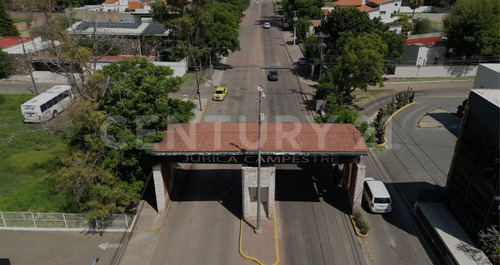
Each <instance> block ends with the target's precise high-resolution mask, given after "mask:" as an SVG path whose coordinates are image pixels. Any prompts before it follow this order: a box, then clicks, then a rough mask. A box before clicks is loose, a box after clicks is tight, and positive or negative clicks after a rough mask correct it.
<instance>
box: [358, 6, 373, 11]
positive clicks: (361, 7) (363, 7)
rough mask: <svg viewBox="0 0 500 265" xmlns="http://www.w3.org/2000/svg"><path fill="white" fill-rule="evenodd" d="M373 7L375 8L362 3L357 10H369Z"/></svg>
mask: <svg viewBox="0 0 500 265" xmlns="http://www.w3.org/2000/svg"><path fill="white" fill-rule="evenodd" d="M375 8H376V7H371V6H367V5H362V6H360V7H358V10H359V11H363V12H364V11H370V10H372V9H375Z"/></svg>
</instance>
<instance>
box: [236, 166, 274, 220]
mask: <svg viewBox="0 0 500 265" xmlns="http://www.w3.org/2000/svg"><path fill="white" fill-rule="evenodd" d="M257 170H258V167H247V166H243V167H242V168H241V178H242V181H241V182H242V183H243V185H241V186H242V189H243V190H242V204H243V205H242V206H243V218H244V219H247V220H248V219H252V218H257ZM275 173H276V170H275V168H274V166H270V167H269V166H266V167H260V189H261V191H260V198H261V205H260V207H261V211H260V213H261V217H263V216H267V218H269V219H273V217H274V194H275V176H276V174H275Z"/></svg>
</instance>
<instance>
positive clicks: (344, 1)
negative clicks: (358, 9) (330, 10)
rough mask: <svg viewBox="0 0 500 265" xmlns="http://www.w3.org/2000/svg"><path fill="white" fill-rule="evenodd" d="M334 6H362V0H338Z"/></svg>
mask: <svg viewBox="0 0 500 265" xmlns="http://www.w3.org/2000/svg"><path fill="white" fill-rule="evenodd" d="M333 5H334V6H361V0H337V1H336V2H334V3H333Z"/></svg>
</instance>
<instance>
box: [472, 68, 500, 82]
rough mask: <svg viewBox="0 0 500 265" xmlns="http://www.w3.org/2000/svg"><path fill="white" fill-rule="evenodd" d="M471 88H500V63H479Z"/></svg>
mask: <svg viewBox="0 0 500 265" xmlns="http://www.w3.org/2000/svg"><path fill="white" fill-rule="evenodd" d="M473 88H500V64H497V63H484V64H480V65H479V66H478V67H477V73H476V78H475V79H474V86H473Z"/></svg>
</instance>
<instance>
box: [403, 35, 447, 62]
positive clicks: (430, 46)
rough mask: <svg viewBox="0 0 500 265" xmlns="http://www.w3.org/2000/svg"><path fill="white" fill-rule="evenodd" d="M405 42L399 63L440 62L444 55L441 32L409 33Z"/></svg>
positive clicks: (444, 48)
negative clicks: (401, 60)
mask: <svg viewBox="0 0 500 265" xmlns="http://www.w3.org/2000/svg"><path fill="white" fill-rule="evenodd" d="M405 44H406V48H405V51H404V52H403V58H404V59H403V62H402V63H401V64H411V65H433V64H442V63H443V61H444V58H445V56H446V46H445V45H444V42H443V34H442V33H431V34H421V35H410V36H408V37H407V39H406V40H405Z"/></svg>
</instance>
